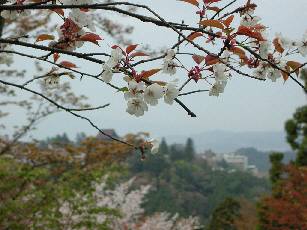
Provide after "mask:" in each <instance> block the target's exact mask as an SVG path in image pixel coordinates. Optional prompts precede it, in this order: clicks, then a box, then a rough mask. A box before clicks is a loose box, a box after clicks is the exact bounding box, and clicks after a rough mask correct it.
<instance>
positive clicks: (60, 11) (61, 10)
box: [51, 8, 64, 16]
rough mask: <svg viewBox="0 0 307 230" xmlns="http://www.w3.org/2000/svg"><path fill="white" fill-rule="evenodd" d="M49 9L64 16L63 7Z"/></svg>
mask: <svg viewBox="0 0 307 230" xmlns="http://www.w3.org/2000/svg"><path fill="white" fill-rule="evenodd" d="M51 11H53V12H56V13H57V14H59V15H61V16H64V10H63V9H60V8H58V9H52V10H51Z"/></svg>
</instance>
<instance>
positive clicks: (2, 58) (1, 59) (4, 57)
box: [0, 43, 13, 66]
mask: <svg viewBox="0 0 307 230" xmlns="http://www.w3.org/2000/svg"><path fill="white" fill-rule="evenodd" d="M1 50H7V51H12V50H13V49H12V48H11V47H10V46H9V45H8V44H4V43H2V44H0V51H1ZM12 63H13V54H12V53H5V52H3V53H1V54H0V65H1V64H6V65H7V66H10V65H11V64H12Z"/></svg>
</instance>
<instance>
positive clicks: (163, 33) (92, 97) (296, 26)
mask: <svg viewBox="0 0 307 230" xmlns="http://www.w3.org/2000/svg"><path fill="white" fill-rule="evenodd" d="M130 2H135V3H141V4H146V5H148V6H150V7H151V8H152V9H154V10H155V11H157V12H159V13H160V15H161V16H163V17H164V18H166V19H168V20H171V21H175V22H181V20H182V19H184V21H185V22H191V23H193V22H194V19H196V16H195V18H193V17H194V16H193V12H194V9H193V6H190V5H188V4H186V3H183V2H179V1H176V0H147V1H144V0H142V1H141V0H140V1H130ZM238 2H239V3H244V2H245V1H238ZM254 2H255V3H257V5H258V8H257V10H256V14H257V15H258V16H260V17H261V18H262V22H263V23H264V24H265V25H267V26H268V27H269V33H270V34H272V35H274V34H275V33H277V32H282V33H283V34H284V35H286V36H287V37H289V38H291V39H300V38H301V37H302V34H303V33H304V31H305V30H306V29H307V20H306V16H307V13H306V12H307V1H306V0H295V1H289V0H255V1H254ZM108 14H110V13H108ZM191 15H192V16H193V17H191ZM112 17H114V18H115V19H116V20H121V21H120V22H122V23H124V24H130V25H133V26H134V27H135V32H134V34H133V35H132V36H131V37H130V38H131V39H132V40H133V41H134V43H137V44H140V45H145V44H150V45H152V47H158V48H159V47H170V46H171V45H172V44H173V43H174V41H176V40H177V38H176V36H174V35H173V34H172V33H170V32H169V30H166V29H161V28H158V27H156V26H154V25H148V24H145V23H141V22H139V21H136V20H132V19H129V18H127V17H124V18H123V17H118V15H116V14H112ZM110 44H112V40H111V39H110V38H107V37H106V38H105V43H104V44H102V45H101V47H100V48H99V49H101V51H102V52H104V51H107V50H108V49H109V47H108V46H109V45H110ZM96 50H97V49H96ZM24 60H25V59H22V58H17V59H16V63H17V64H19V65H23V66H26V65H27V62H25V61H24ZM187 61H188V60H187ZM75 63H76V64H77V65H78V66H80V68H81V69H80V70H82V71H83V70H85V71H89V72H91V73H93V74H96V73H98V72H100V70H101V69H100V68H101V67H100V66H97V65H94V64H90V63H88V62H86V63H85V62H80V61H79V60H75ZM154 65H156V67H159V66H160V65H161V61H160V62H156V63H155V64H154ZM144 67H147V66H144ZM29 72H31V69H29ZM162 78H165V79H170V80H171V79H172V78H171V77H169V76H167V75H160V76H159V79H162ZM176 78H179V79H180V80H184V79H185V78H186V76H185V75H184V74H182V73H180V72H179V73H178V74H176ZM72 85H73V87H74V89H75V90H76V92H80V93H83V94H85V95H87V96H88V97H89V102H90V103H92V105H93V106H98V105H102V104H105V103H111V105H110V106H109V107H108V108H106V109H103V110H99V111H91V112H84V113H82V114H83V115H86V116H88V117H89V118H91V120H92V121H93V122H94V123H95V124H97V125H98V126H99V127H100V128H102V129H103V128H113V129H115V130H116V131H117V132H118V133H119V134H120V135H124V134H126V133H135V132H138V131H146V132H149V133H150V134H151V135H152V136H153V137H157V138H161V137H163V136H170V135H184V136H189V135H192V134H197V133H202V132H206V131H212V130H225V131H234V132H242V131H280V130H283V127H284V122H285V121H286V120H287V119H288V118H290V117H291V116H292V114H293V112H294V111H295V109H296V108H297V107H298V106H300V105H303V104H306V96H305V95H304V93H303V92H302V90H301V89H300V88H299V86H298V85H296V84H295V83H294V82H293V81H291V80H288V81H287V82H286V83H284V82H283V80H281V79H279V81H278V82H277V83H271V82H270V81H265V82H260V81H257V80H253V79H247V78H243V77H241V76H237V75H234V76H233V77H232V79H231V80H229V82H228V84H227V86H226V89H225V92H224V93H223V94H222V95H221V96H220V97H209V96H208V93H200V94H194V95H191V96H186V97H184V98H181V99H182V101H183V102H184V103H185V104H186V105H187V106H188V107H189V108H190V109H191V110H192V111H193V112H194V113H195V114H196V115H197V117H196V118H191V117H189V116H188V115H187V114H186V112H185V111H184V110H183V109H182V108H181V107H179V106H178V105H177V104H174V105H172V106H169V105H167V104H165V103H163V101H162V100H161V101H160V103H159V105H158V106H156V107H150V108H149V111H148V112H147V113H145V115H144V116H143V117H140V118H136V117H133V116H131V115H129V114H128V113H126V111H125V110H126V102H125V100H124V99H123V95H122V94H121V93H116V92H114V90H113V89H110V88H109V87H106V85H102V84H97V82H96V81H94V80H91V79H86V80H82V81H78V80H74V81H73V82H72ZM202 88H206V87H202V85H195V83H194V84H193V83H191V84H190V86H189V87H187V88H186V91H189V90H194V89H202ZM12 112H14V111H12ZM22 120H23V116H22V115H21V114H15V116H14V115H13V114H12V116H10V117H9V118H8V119H7V120H6V122H7V123H9V125H11V126H12V125H14V124H16V123H20V122H22ZM8 132H9V131H8ZM63 132H66V133H68V134H69V136H70V137H74V136H75V134H76V133H78V132H85V133H87V134H90V135H95V134H96V133H97V131H96V130H95V129H94V128H93V127H91V126H90V125H89V124H88V123H87V122H85V121H81V120H80V119H77V118H74V117H72V116H71V115H69V114H67V113H65V112H61V113H58V114H56V115H52V116H50V117H49V118H48V119H46V120H44V121H43V122H42V123H41V124H40V125H39V126H38V128H37V130H36V131H34V132H33V136H34V137H35V138H38V139H42V138H45V137H47V136H52V135H55V134H58V133H63Z"/></svg>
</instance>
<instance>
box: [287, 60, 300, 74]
mask: <svg viewBox="0 0 307 230" xmlns="http://www.w3.org/2000/svg"><path fill="white" fill-rule="evenodd" d="M287 66H289V67H290V68H291V69H292V70H293V71H295V74H296V75H297V76H298V75H299V73H300V68H301V66H302V64H301V63H299V62H296V61H288V62H287Z"/></svg>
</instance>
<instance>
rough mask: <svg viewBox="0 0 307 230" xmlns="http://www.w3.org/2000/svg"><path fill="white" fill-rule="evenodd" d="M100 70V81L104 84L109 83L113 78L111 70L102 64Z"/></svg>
mask: <svg viewBox="0 0 307 230" xmlns="http://www.w3.org/2000/svg"><path fill="white" fill-rule="evenodd" d="M102 68H103V73H102V74H101V79H102V80H103V81H104V82H106V83H110V81H111V80H112V77H113V70H112V68H111V67H110V66H109V65H108V64H107V63H105V64H103V66H102Z"/></svg>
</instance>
